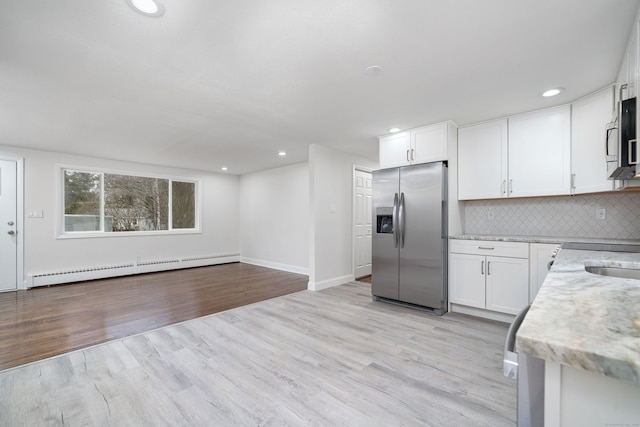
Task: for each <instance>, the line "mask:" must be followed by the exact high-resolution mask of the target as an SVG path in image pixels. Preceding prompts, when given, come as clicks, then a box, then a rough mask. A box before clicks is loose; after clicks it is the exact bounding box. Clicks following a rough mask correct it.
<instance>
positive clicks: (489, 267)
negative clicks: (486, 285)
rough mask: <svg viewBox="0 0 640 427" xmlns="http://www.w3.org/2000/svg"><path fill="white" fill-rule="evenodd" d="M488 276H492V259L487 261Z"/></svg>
mask: <svg viewBox="0 0 640 427" xmlns="http://www.w3.org/2000/svg"><path fill="white" fill-rule="evenodd" d="M487 276H491V261H487Z"/></svg>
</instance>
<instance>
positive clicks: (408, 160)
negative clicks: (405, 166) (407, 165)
mask: <svg viewBox="0 0 640 427" xmlns="http://www.w3.org/2000/svg"><path fill="white" fill-rule="evenodd" d="M410 161H411V160H410V159H409V150H407V162H410Z"/></svg>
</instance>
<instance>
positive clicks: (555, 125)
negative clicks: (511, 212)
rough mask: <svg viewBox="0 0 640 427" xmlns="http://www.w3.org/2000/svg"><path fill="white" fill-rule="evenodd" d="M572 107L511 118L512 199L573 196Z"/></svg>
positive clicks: (564, 106)
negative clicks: (571, 154)
mask: <svg viewBox="0 0 640 427" xmlns="http://www.w3.org/2000/svg"><path fill="white" fill-rule="evenodd" d="M570 135H571V108H570V106H569V105H563V106H560V107H555V108H548V109H546V110H540V111H535V112H533V113H527V114H520V115H518V116H514V117H510V118H509V182H508V193H509V197H524V196H554V195H564V194H570V191H571V190H570V187H571V185H570V181H571V179H570V176H571V159H570V157H569V156H570V153H571V138H570Z"/></svg>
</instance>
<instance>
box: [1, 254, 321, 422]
mask: <svg viewBox="0 0 640 427" xmlns="http://www.w3.org/2000/svg"><path fill="white" fill-rule="evenodd" d="M307 282H308V277H307V276H304V275H301V274H293V273H287V272H283V271H278V270H273V269H269V268H264V267H258V266H254V265H249V264H242V263H233V264H224V265H216V266H211V267H200V268H190V269H185V270H175V271H167V272H161V273H150V274H142V275H137V276H126V277H120V278H114V279H104V280H95V281H90V282H84V283H74V284H69V285H60V286H52V287H48V288H46V287H45V288H34V289H30V290H27V291H17V292H5V293H0V370H3V369H7V368H10V367H13V366H18V365H22V364H24V363H29V362H33V361H35V360H40V359H44V358H46V357H50V356H55V355H58V354H62V353H66V352H69V351H72V350H76V349H80V348H84V347H88V346H91V345H95V344H99V343H103V342H106V341H110V340H113V339H118V338H124V337H126V336H129V335H134V334H138V333H140V332H144V331H149V330H152V329H156V328H159V327H162V326H167V325H171V324H174V323H178V322H182V321H184V320H189V319H194V318H196V317H200V316H205V315H208V314H212V313H217V312H220V311H224V310H228V309H230V308H235V307H240V306H243V305H246V304H251V303H254V302H257V301H262V300H265V299H269V298H273V297H277V296H281V295H286V294H289V293H291V292H297V291H300V290H303V289H306V288H307ZM0 424H1V423H0Z"/></svg>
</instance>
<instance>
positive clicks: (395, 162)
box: [380, 132, 411, 169]
mask: <svg viewBox="0 0 640 427" xmlns="http://www.w3.org/2000/svg"><path fill="white" fill-rule="evenodd" d="M410 155H411V135H409V132H400V133H395V134H393V135H388V136H383V137H380V169H386V168H393V167H396V166H405V165H408V164H410V162H411V158H410Z"/></svg>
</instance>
